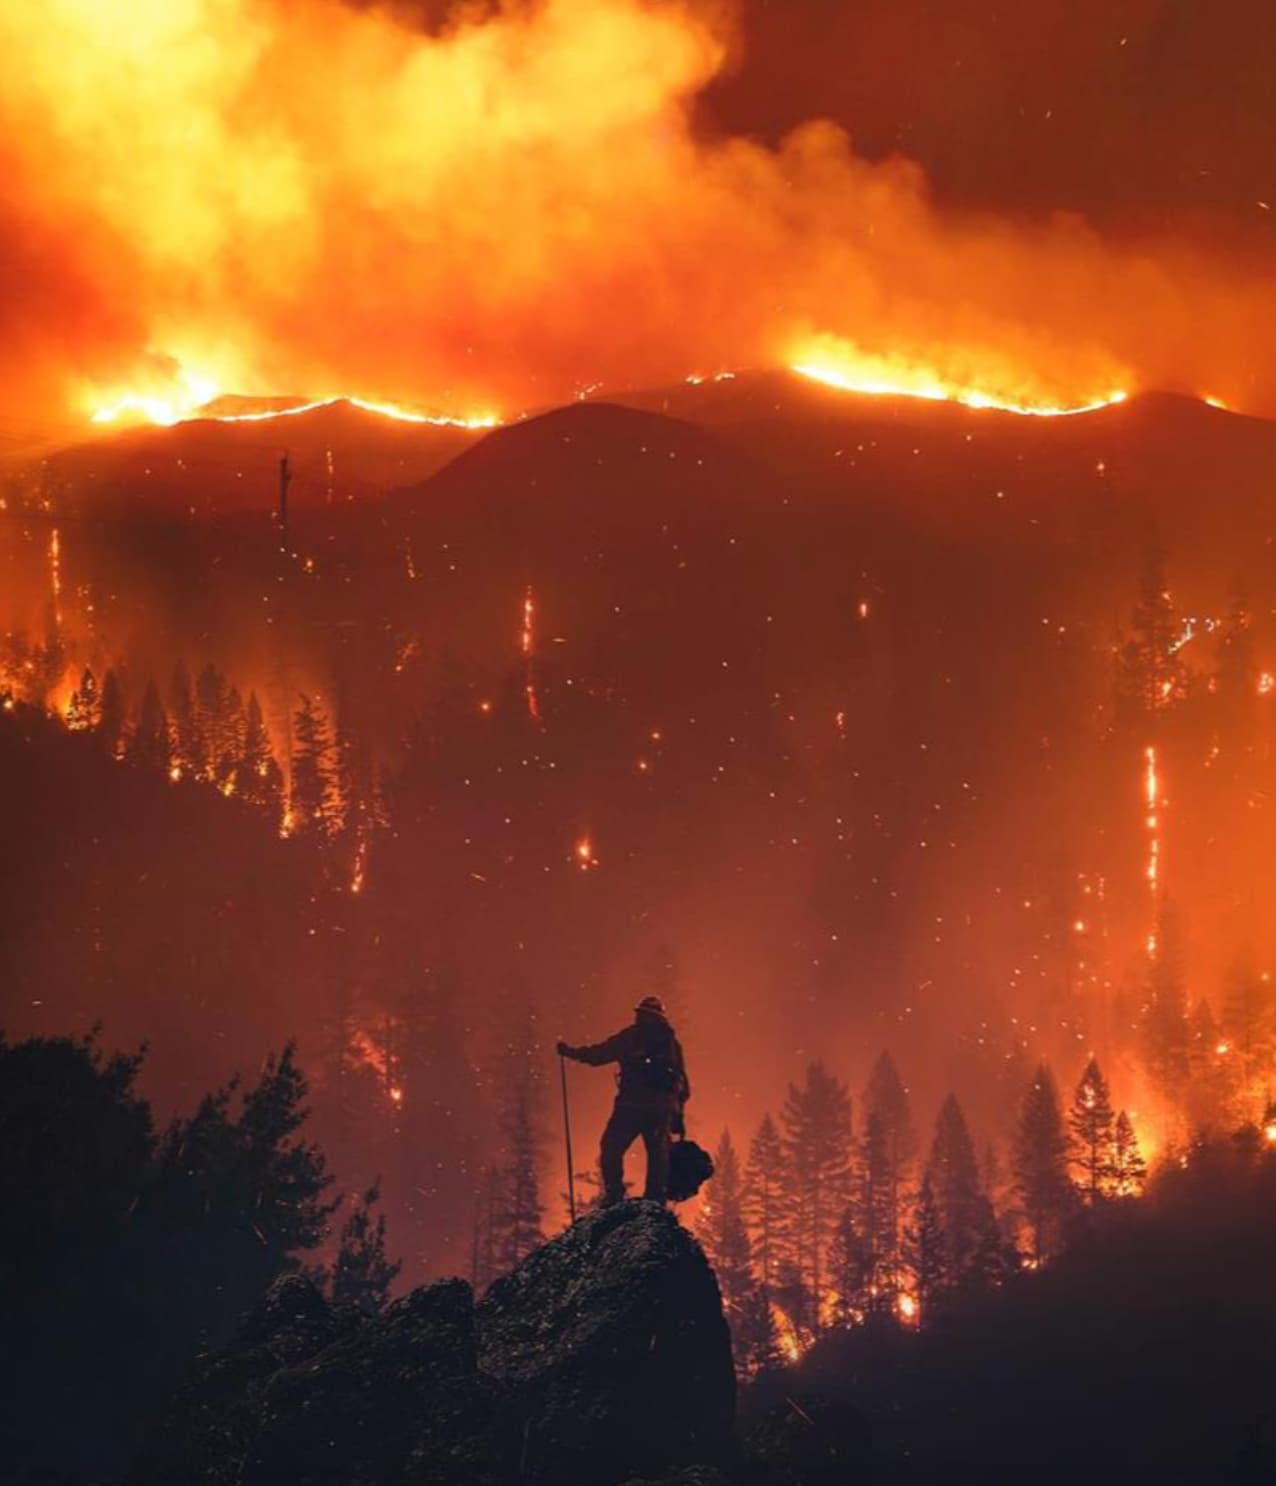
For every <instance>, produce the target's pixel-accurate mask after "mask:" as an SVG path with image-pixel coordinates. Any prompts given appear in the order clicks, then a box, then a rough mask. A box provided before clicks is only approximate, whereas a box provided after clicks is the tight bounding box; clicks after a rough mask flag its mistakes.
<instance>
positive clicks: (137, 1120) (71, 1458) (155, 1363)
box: [0, 1037, 395, 1481]
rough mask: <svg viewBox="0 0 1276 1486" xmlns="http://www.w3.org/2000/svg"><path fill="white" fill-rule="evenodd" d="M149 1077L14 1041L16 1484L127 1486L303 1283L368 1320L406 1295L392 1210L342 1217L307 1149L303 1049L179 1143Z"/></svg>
mask: <svg viewBox="0 0 1276 1486" xmlns="http://www.w3.org/2000/svg"><path fill="white" fill-rule="evenodd" d="M140 1064H141V1057H140V1056H131V1057H129V1056H121V1055H115V1056H107V1055H106V1054H105V1053H104V1052H103V1051H102V1050H101V1048H100V1047H99V1046H98V1045H97V1043H96V1041H95V1039H93V1038H92V1037H90V1038H86V1039H84V1040H83V1041H80V1042H74V1041H72V1040H70V1039H66V1038H59V1039H32V1040H30V1041H27V1042H21V1043H17V1044H14V1045H10V1044H8V1043H6V1042H5V1041H4V1040H3V1038H2V1037H0V1191H2V1192H3V1193H4V1194H5V1199H4V1202H3V1204H2V1205H0V1352H2V1354H3V1355H2V1357H0V1373H2V1374H3V1376H4V1378H5V1383H4V1388H3V1393H4V1397H3V1406H2V1407H0V1480H5V1481H7V1480H13V1479H15V1478H16V1479H22V1478H23V1476H24V1474H26V1473H28V1472H31V1471H33V1470H34V1469H35V1468H44V1469H50V1468H55V1467H56V1468H57V1469H60V1470H65V1471H67V1472H71V1473H74V1474H75V1475H79V1474H81V1473H82V1474H83V1475H86V1476H94V1475H98V1474H101V1473H103V1472H109V1471H114V1470H116V1469H118V1468H119V1467H120V1466H122V1465H123V1464H124V1463H125V1462H126V1461H127V1459H128V1458H129V1456H130V1455H131V1453H132V1452H133V1450H134V1449H135V1448H136V1446H137V1444H138V1442H139V1440H140V1438H141V1435H142V1432H143V1430H144V1428H145V1426H146V1423H147V1421H148V1419H149V1418H150V1417H151V1415H152V1414H153V1413H154V1411H155V1410H156V1408H157V1407H158V1406H159V1405H161V1404H162V1403H163V1402H164V1401H165V1400H166V1399H167V1397H168V1396H169V1394H170V1393H171V1391H172V1389H173V1387H174V1385H175V1384H176V1383H177V1382H178V1381H180V1379H181V1378H182V1376H183V1375H184V1374H185V1372H186V1370H187V1368H188V1367H189V1365H190V1363H191V1360H192V1359H193V1358H194V1357H195V1356H196V1354H197V1353H199V1352H200V1351H202V1350H205V1349H207V1348H209V1347H216V1346H218V1345H220V1344H221V1343H222V1342H224V1341H225V1340H226V1338H227V1337H228V1336H229V1335H230V1334H231V1332H232V1330H233V1328H234V1326H235V1324H236V1322H237V1321H238V1319H239V1317H240V1316H241V1314H242V1313H243V1312H244V1311H245V1310H246V1309H247V1308H248V1307H250V1306H251V1305H253V1304H254V1303H255V1302H256V1301H258V1300H259V1299H260V1297H261V1295H262V1294H263V1293H264V1291H265V1290H266V1288H267V1287H268V1286H269V1285H270V1284H271V1283H273V1282H274V1281H275V1280H276V1279H277V1278H279V1277H280V1276H281V1275H283V1274H287V1273H290V1272H293V1271H297V1270H301V1269H304V1270H305V1271H306V1272H307V1273H308V1274H309V1275H310V1276H311V1277H312V1278H314V1279H316V1280H317V1281H318V1282H319V1283H320V1284H321V1285H322V1287H323V1288H324V1289H325V1290H326V1292H327V1293H328V1295H329V1296H330V1297H331V1298H332V1300H333V1301H334V1302H335V1303H337V1304H338V1305H355V1306H359V1307H360V1308H365V1309H366V1308H374V1307H376V1306H379V1305H380V1304H382V1303H383V1302H384V1299H385V1296H386V1292H387V1291H388V1288H389V1285H390V1282H391V1281H392V1280H393V1278H394V1273H395V1266H393V1265H391V1264H389V1263H388V1262H387V1260H386V1258H385V1242H384V1224H383V1223H382V1222H381V1221H380V1220H379V1219H376V1218H374V1217H373V1216H372V1215H371V1212H370V1209H371V1207H372V1205H373V1204H374V1203H375V1201H376V1193H375V1191H373V1192H369V1193H367V1194H366V1195H365V1196H364V1197H363V1199H362V1201H360V1202H357V1203H356V1204H354V1205H353V1207H352V1208H351V1210H350V1211H349V1212H348V1213H347V1214H342V1215H340V1216H338V1208H339V1207H340V1206H341V1204H340V1202H339V1200H338V1199H337V1198H335V1197H333V1196H332V1195H331V1188H332V1178H331V1176H330V1175H329V1174H328V1172H327V1170H326V1165H325V1161H324V1157H323V1155H322V1153H321V1152H320V1151H319V1149H318V1148H317V1147H316V1146H314V1145H313V1144H310V1143H308V1142H306V1141H305V1140H304V1139H303V1138H302V1137H301V1135H300V1130H301V1126H302V1125H303V1123H304V1120H305V1109H304V1099H305V1093H306V1085H305V1080H304V1078H303V1076H302V1074H301V1072H300V1070H299V1069H298V1067H297V1065H296V1062H295V1059H294V1055H293V1050H292V1049H291V1048H286V1049H285V1050H284V1052H283V1053H282V1054H281V1055H280V1056H278V1057H271V1058H268V1059H267V1060H266V1062H265V1064H264V1065H263V1067H262V1069H261V1071H260V1074H259V1076H258V1077H257V1079H256V1081H255V1082H252V1083H248V1084H246V1085H244V1086H242V1087H241V1086H239V1085H237V1084H231V1085H230V1086H228V1087H226V1088H223V1089H219V1090H216V1091H214V1092H213V1093H211V1094H209V1095H207V1096H206V1097H205V1098H204V1099H203V1100H202V1101H201V1102H200V1104H199V1105H198V1107H197V1108H196V1110H195V1112H194V1113H193V1114H191V1115H189V1116H187V1117H184V1118H180V1119H178V1120H176V1121H174V1122H173V1123H172V1124H171V1125H170V1126H169V1127H168V1128H167V1129H165V1130H156V1129H155V1127H154V1123H153V1120H152V1114H151V1110H150V1107H149V1105H148V1104H147V1103H146V1102H145V1101H144V1100H143V1099H141V1098H140V1097H139V1095H138V1094H137V1092H136V1089H135V1082H136V1079H137V1074H138V1071H139V1067H140ZM343 1218H344V1222H343ZM335 1229H339V1230H340V1232H339V1238H338V1239H337V1241H336V1243H335V1244H334V1247H335V1250H336V1251H335V1253H334V1254H332V1255H331V1256H330V1262H329V1263H327V1264H326V1265H325V1264H321V1263H318V1262H317V1256H318V1251H320V1249H321V1246H322V1245H324V1243H325V1240H326V1239H328V1237H329V1235H330V1234H331V1233H333V1232H334V1230H335Z"/></svg>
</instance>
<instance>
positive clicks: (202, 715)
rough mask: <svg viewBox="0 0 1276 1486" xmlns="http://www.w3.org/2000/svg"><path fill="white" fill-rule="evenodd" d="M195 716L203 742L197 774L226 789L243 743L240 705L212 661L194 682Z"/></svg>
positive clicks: (233, 691)
mask: <svg viewBox="0 0 1276 1486" xmlns="http://www.w3.org/2000/svg"><path fill="white" fill-rule="evenodd" d="M195 715H196V726H197V728H198V730H199V734H200V737H201V740H202V745H203V757H202V769H201V772H200V774H199V776H198V777H199V778H201V779H207V780H209V781H210V782H211V783H213V784H216V785H217V786H218V787H219V788H225V787H226V786H227V785H228V783H229V782H230V780H231V779H232V778H233V777H234V773H235V765H236V763H237V761H238V759H239V754H240V750H241V747H242V744H243V731H244V716H243V705H242V703H241V702H240V699H239V693H238V692H237V691H235V690H234V688H233V687H231V686H230V684H229V683H228V682H227V680H226V678H225V676H223V675H222V673H221V672H220V671H219V670H218V669H217V667H216V666H215V665H213V663H212V662H211V661H209V662H208V664H207V665H205V666H204V668H203V670H202V671H200V673H199V677H198V679H197V680H196V682H195Z"/></svg>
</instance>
